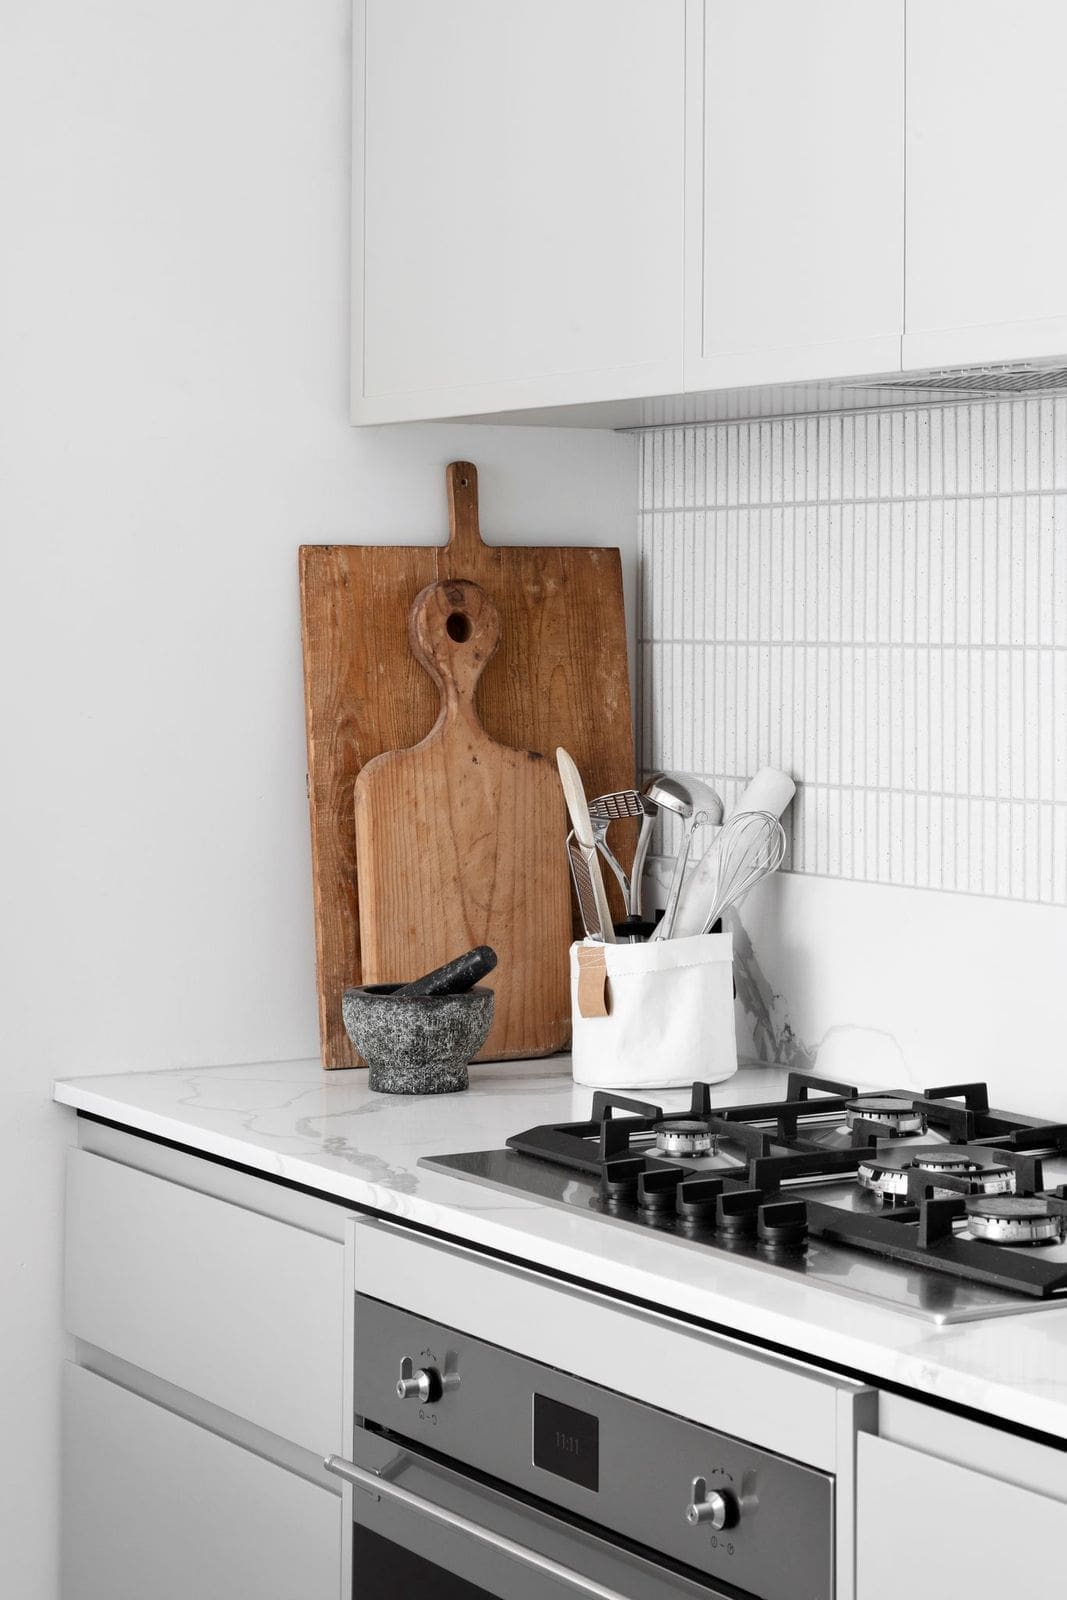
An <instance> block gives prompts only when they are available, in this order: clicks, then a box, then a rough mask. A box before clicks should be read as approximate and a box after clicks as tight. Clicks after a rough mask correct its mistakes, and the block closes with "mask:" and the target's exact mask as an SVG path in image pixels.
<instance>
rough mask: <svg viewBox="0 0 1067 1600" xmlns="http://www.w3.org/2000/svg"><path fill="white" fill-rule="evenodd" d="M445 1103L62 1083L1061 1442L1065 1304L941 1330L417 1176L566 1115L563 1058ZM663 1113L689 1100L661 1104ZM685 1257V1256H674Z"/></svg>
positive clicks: (300, 1080) (293, 1070)
mask: <svg viewBox="0 0 1067 1600" xmlns="http://www.w3.org/2000/svg"><path fill="white" fill-rule="evenodd" d="M470 1072H471V1089H470V1092H469V1093H467V1094H462V1095H451V1096H437V1095H428V1096H410V1097H409V1096H404V1097H399V1098H394V1097H392V1096H384V1095H377V1094H375V1093H373V1091H372V1090H371V1089H370V1088H369V1087H368V1084H367V1078H366V1074H365V1073H363V1072H354V1071H350V1072H323V1071H322V1069H321V1067H320V1066H319V1064H318V1063H317V1062H316V1061H293V1062H275V1063H265V1064H249V1065H246V1066H226V1067H206V1068H195V1069H181V1070H178V1071H173V1072H148V1073H123V1074H117V1075H114V1076H109V1077H95V1078H72V1079H66V1080H63V1081H61V1082H58V1083H57V1084H56V1086H55V1098H56V1099H57V1100H58V1101H60V1102H61V1103H62V1104H65V1105H67V1106H71V1107H74V1108H76V1109H79V1110H82V1111H85V1112H87V1113H89V1114H92V1115H96V1116H102V1117H107V1118H109V1119H110V1120H111V1121H114V1122H117V1123H119V1124H121V1125H123V1126H126V1127H129V1128H131V1129H134V1130H139V1131H141V1132H144V1133H147V1134H154V1135H157V1136H159V1137H162V1138H166V1139H171V1140H174V1141H175V1142H177V1143H179V1144H182V1145H185V1146H186V1147H188V1148H190V1149H192V1150H198V1151H202V1152H203V1153H205V1154H209V1155H216V1156H221V1157H222V1158H224V1159H226V1160H230V1161H234V1162H237V1163H239V1164H241V1165H243V1166H245V1167H248V1168H251V1169H252V1170H254V1171H258V1172H262V1173H264V1174H266V1175H269V1176H276V1177H282V1178H287V1179H290V1180H291V1181H293V1182H297V1183H301V1184H304V1185H307V1186H308V1187H310V1188H312V1189H317V1190H319V1191H320V1192H321V1193H323V1194H328V1195H331V1196H334V1197H337V1198H341V1199H347V1200H349V1201H351V1202H353V1203H355V1204H358V1205H360V1206H366V1207H370V1208H372V1209H374V1210H376V1211H378V1212H380V1213H381V1214H383V1215H385V1216H386V1217H391V1218H395V1219H397V1220H399V1221H404V1220H408V1221H411V1222H416V1223H419V1224H421V1225H423V1226H427V1227H432V1228H435V1229H438V1230H439V1231H441V1232H443V1233H446V1234H449V1235H451V1236H453V1237H455V1238H458V1239H462V1240H465V1241H468V1242H469V1243H471V1244H473V1245H481V1246H484V1247H486V1248H490V1249H495V1250H499V1251H502V1252H504V1253H506V1254H508V1255H511V1256H515V1257H519V1258H520V1259H524V1260H527V1261H529V1262H530V1263H531V1264H532V1265H535V1266H541V1267H544V1268H546V1269H548V1270H555V1271H558V1272H563V1273H567V1274H570V1275H572V1276H574V1277H576V1278H580V1279H584V1280H585V1281H588V1282H592V1283H595V1284H598V1285H600V1286H602V1287H603V1288H605V1289H607V1290H615V1291H616V1292H619V1293H623V1294H629V1295H632V1296H634V1297H636V1298H638V1299H641V1300H644V1301H647V1302H649V1303H652V1304H656V1305H660V1306H662V1307H663V1308H664V1309H665V1310H668V1311H670V1310H675V1311H678V1312H681V1313H684V1314H686V1315H688V1316H692V1317H697V1318H700V1319H701V1320H703V1321H706V1322H708V1323H713V1324H715V1325H717V1326H719V1327H725V1328H728V1329H733V1330H735V1331H736V1332H737V1333H738V1334H740V1335H742V1336H744V1335H750V1336H753V1337H756V1338H759V1339H763V1340H769V1341H771V1342H773V1343H776V1344H779V1345H782V1346H784V1347H786V1348H789V1349H794V1350H796V1351H798V1352H801V1353H802V1354H804V1355H810V1356H813V1357H815V1358H817V1359H820V1360H823V1361H826V1362H829V1363H831V1364H835V1365H837V1366H839V1367H842V1368H848V1369H850V1370H852V1371H857V1372H862V1373H867V1374H869V1375H871V1376H872V1377H874V1378H876V1379H877V1378H882V1379H885V1380H888V1381H891V1382H893V1383H897V1384H900V1385H902V1386H904V1387H905V1388H908V1389H912V1390H915V1391H918V1392H919V1393H920V1394H921V1395H930V1396H935V1397H940V1398H942V1399H945V1400H948V1401H952V1402H954V1403H955V1404H958V1405H963V1406H970V1407H973V1408H974V1409H976V1410H977V1411H979V1412H986V1413H988V1414H990V1415H991V1416H994V1417H1002V1418H1005V1419H1006V1420H1008V1421H1011V1422H1015V1423H1018V1424H1021V1425H1023V1426H1026V1427H1030V1428H1036V1429H1039V1430H1041V1431H1042V1432H1045V1433H1050V1434H1054V1435H1056V1436H1058V1437H1060V1438H1062V1439H1064V1440H1067V1306H1064V1308H1063V1309H1062V1311H1045V1312H1043V1313H1041V1314H1040V1315H1036V1316H1033V1317H1026V1316H1019V1317H1008V1318H1004V1319H1002V1320H1001V1319H994V1320H993V1321H991V1322H988V1323H984V1324H970V1325H957V1326H955V1327H948V1328H938V1327H936V1326H935V1325H930V1324H925V1323H920V1322H918V1321H917V1320H915V1319H912V1318H909V1317H905V1316H902V1315H900V1314H898V1313H896V1312H894V1311H891V1310H887V1309H885V1308H880V1307H877V1306H868V1305H865V1304H863V1303H860V1302H854V1301H852V1300H851V1299H848V1298H847V1297H844V1296H838V1295H835V1294H828V1293H826V1292H824V1291H820V1290H819V1289H818V1288H815V1287H812V1286H810V1285H808V1284H806V1283H805V1282H803V1281H796V1280H794V1279H793V1278H791V1277H789V1276H788V1275H784V1276H783V1277H782V1278H779V1277H778V1276H777V1275H776V1274H774V1273H768V1272H762V1271H756V1270H754V1269H752V1268H748V1267H746V1265H745V1264H744V1263H743V1262H735V1261H732V1260H729V1259H727V1258H724V1257H723V1256H722V1255H720V1254H718V1253H714V1254H713V1253H712V1252H708V1254H707V1256H706V1257H705V1256H704V1255H702V1254H699V1253H697V1252H694V1251H685V1252H679V1251H677V1250H675V1249H673V1248H672V1245H671V1241H670V1240H669V1239H662V1238H657V1237H656V1236H655V1235H654V1234H649V1235H648V1237H645V1236H643V1235H641V1234H639V1233H635V1232H633V1231H632V1230H629V1229H617V1230H616V1229H604V1228H602V1227H600V1226H598V1219H597V1218H595V1217H592V1216H589V1215H584V1214H580V1213H578V1212H575V1213H574V1214H571V1213H570V1212H568V1211H563V1210H559V1209H556V1208H551V1207H547V1206H544V1205H542V1204H539V1203H538V1202H536V1201H534V1200H531V1199H528V1198H524V1197H523V1196H520V1195H510V1194H501V1193H496V1192H493V1191H491V1190H487V1189H485V1188H483V1187H481V1186H480V1185H475V1184H466V1183H463V1182H462V1181H460V1180H458V1179H456V1178H454V1177H450V1176H447V1175H445V1174H443V1173H438V1172H431V1171H427V1170H426V1169H425V1168H420V1167H419V1165H418V1162H419V1159H420V1157H422V1156H424V1155H425V1156H432V1155H443V1154H446V1153H451V1152H458V1151H463V1150H485V1149H494V1148H499V1147H500V1146H501V1145H503V1143H504V1141H505V1139H506V1138H507V1137H508V1135H509V1134H512V1133H515V1132H518V1131H520V1130H522V1129H524V1128H528V1127H533V1126H535V1125H537V1124H539V1123H543V1122H551V1121H563V1120H576V1119H578V1118H581V1117H585V1116H587V1115H588V1112H589V1105H590V1099H591V1092H590V1091H589V1090H587V1089H582V1088H580V1087H577V1086H576V1085H575V1084H574V1083H573V1081H572V1079H571V1078H570V1076H569V1072H568V1062H567V1061H566V1059H565V1058H557V1059H556V1060H548V1061H534V1062H510V1063H507V1064H502V1063H493V1064H486V1065H478V1064H476V1065H474V1066H473V1067H472V1068H471V1069H470ZM784 1087H785V1074H784V1072H783V1071H781V1070H780V1069H777V1068H758V1067H757V1068H742V1070H741V1071H739V1072H738V1073H737V1075H736V1076H735V1077H734V1078H731V1079H729V1080H727V1082H725V1083H722V1084H717V1085H715V1086H714V1087H713V1089H712V1098H713V1104H717V1105H730V1104H733V1105H737V1104H741V1103H744V1102H746V1101H755V1100H763V1099H769V1098H773V1097H774V1096H776V1095H780V1094H781V1093H782V1091H783V1089H784ZM656 1099H657V1100H658V1101H660V1102H661V1103H662V1104H663V1105H664V1106H665V1107H666V1108H668V1109H672V1110H673V1109H682V1107H683V1106H684V1105H685V1104H686V1103H687V1099H688V1097H687V1095H686V1094H685V1093H683V1092H681V1091H667V1092H662V1093H660V1092H657V1094H656ZM683 1256H684V1259H682V1257H683Z"/></svg>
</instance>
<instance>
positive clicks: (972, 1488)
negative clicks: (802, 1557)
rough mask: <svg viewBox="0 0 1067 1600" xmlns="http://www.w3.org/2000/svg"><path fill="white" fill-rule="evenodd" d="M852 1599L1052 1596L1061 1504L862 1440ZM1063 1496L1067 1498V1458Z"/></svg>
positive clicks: (1065, 1546)
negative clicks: (1049, 1590)
mask: <svg viewBox="0 0 1067 1600" xmlns="http://www.w3.org/2000/svg"><path fill="white" fill-rule="evenodd" d="M857 1471H858V1478H857V1484H856V1503H857V1534H856V1600H901V1594H902V1593H903V1594H904V1595H906V1596H907V1600H946V1596H950V1595H951V1596H956V1595H959V1596H963V1595H966V1596H968V1597H969V1600H997V1597H1001V1596H1005V1597H1006V1596H1009V1595H1024V1594H1035V1595H1037V1594H1043V1593H1046V1592H1048V1589H1049V1584H1050V1583H1051V1584H1052V1587H1053V1588H1054V1589H1055V1587H1056V1582H1057V1580H1056V1573H1057V1572H1058V1571H1060V1570H1061V1568H1062V1565H1063V1552H1064V1551H1065V1550H1067V1502H1065V1501H1064V1500H1062V1499H1051V1498H1050V1497H1049V1496H1047V1495H1043V1494H1038V1493H1036V1492H1035V1491H1034V1490H1032V1489H1022V1488H1018V1487H1017V1486H1016V1485H1015V1484H1011V1483H1005V1482H1003V1481H1001V1480H1000V1479H998V1478H992V1477H987V1476H986V1474H985V1473H982V1472H973V1471H971V1470H970V1468H968V1467H961V1466H957V1465H956V1464H955V1462H951V1461H942V1460H941V1459H939V1458H938V1457H936V1456H931V1455H926V1454H925V1453H923V1452H921V1451H918V1450H909V1449H908V1448H907V1447H906V1446H904V1445H900V1444H894V1443H893V1442H891V1441H890V1440H887V1439H879V1438H875V1437H874V1436H870V1435H861V1436H860V1439H859V1441H858V1459H857ZM1061 1487H1062V1490H1063V1493H1064V1495H1067V1457H1065V1458H1064V1475H1063V1483H1062V1486H1061Z"/></svg>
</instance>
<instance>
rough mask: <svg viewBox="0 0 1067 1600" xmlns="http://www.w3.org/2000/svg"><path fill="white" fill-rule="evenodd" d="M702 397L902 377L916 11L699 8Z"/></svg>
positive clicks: (692, 4)
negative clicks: (909, 87) (909, 95)
mask: <svg viewBox="0 0 1067 1600" xmlns="http://www.w3.org/2000/svg"><path fill="white" fill-rule="evenodd" d="M688 23H689V26H688V35H689V36H688V41H687V46H688V85H687V104H688V108H689V150H690V152H691V158H690V162H689V167H688V172H687V185H686V187H687V196H686V202H687V216H686V240H687V245H686V350H685V387H686V389H687V390H699V389H710V388H718V387H721V386H732V385H745V384H764V383H777V382H790V381H792V380H795V379H796V380H802V379H810V378H823V377H842V376H846V375H849V374H864V373H875V372H892V371H895V370H898V369H899V366H900V337H901V333H902V332H903V318H904V0H863V3H862V4H857V3H856V0H743V3H739V0H689V9H688Z"/></svg>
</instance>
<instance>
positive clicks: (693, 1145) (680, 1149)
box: [654, 1121, 711, 1156]
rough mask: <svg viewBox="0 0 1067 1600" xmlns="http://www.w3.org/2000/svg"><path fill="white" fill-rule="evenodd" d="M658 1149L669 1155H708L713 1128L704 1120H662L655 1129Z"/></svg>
mask: <svg viewBox="0 0 1067 1600" xmlns="http://www.w3.org/2000/svg"><path fill="white" fill-rule="evenodd" d="M654 1132H655V1135H656V1149H657V1150H662V1151H663V1153H664V1155H668V1156H706V1155H707V1153H708V1151H709V1150H710V1149H711V1130H710V1128H709V1127H708V1125H707V1123H704V1122H686V1121H678V1122H660V1123H658V1124H657V1126H656V1128H655V1129H654Z"/></svg>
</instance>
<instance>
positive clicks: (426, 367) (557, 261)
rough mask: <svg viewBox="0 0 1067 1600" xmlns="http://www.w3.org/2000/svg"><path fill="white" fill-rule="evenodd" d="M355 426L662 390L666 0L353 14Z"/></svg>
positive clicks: (669, 227) (676, 80) (676, 166)
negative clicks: (357, 423) (357, 424)
mask: <svg viewBox="0 0 1067 1600" xmlns="http://www.w3.org/2000/svg"><path fill="white" fill-rule="evenodd" d="M355 56H356V61H355V111H356V115H355V134H356V137H355V144H356V160H355V163H354V169H355V189H356V193H355V211H354V227H353V235H354V259H353V280H354V296H353V318H352V321H353V384H352V388H353V420H354V421H357V422H384V421H396V420H403V419H407V418H420V417H448V416H457V415H465V414H470V413H478V412H492V411H499V410H505V409H511V408H515V407H535V406H552V405H567V404H571V403H575V402H582V401H591V400H600V399H617V398H628V397H631V396H636V395H652V394H662V393H666V392H670V391H677V390H679V389H680V388H681V384H682V276H683V267H682V253H683V172H684V149H683V140H684V122H685V117H684V100H683V97H684V82H685V4H684V0H523V3H515V0H512V3H508V4H504V3H502V0H448V3H447V4H442V0H357V3H356V5H355Z"/></svg>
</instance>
